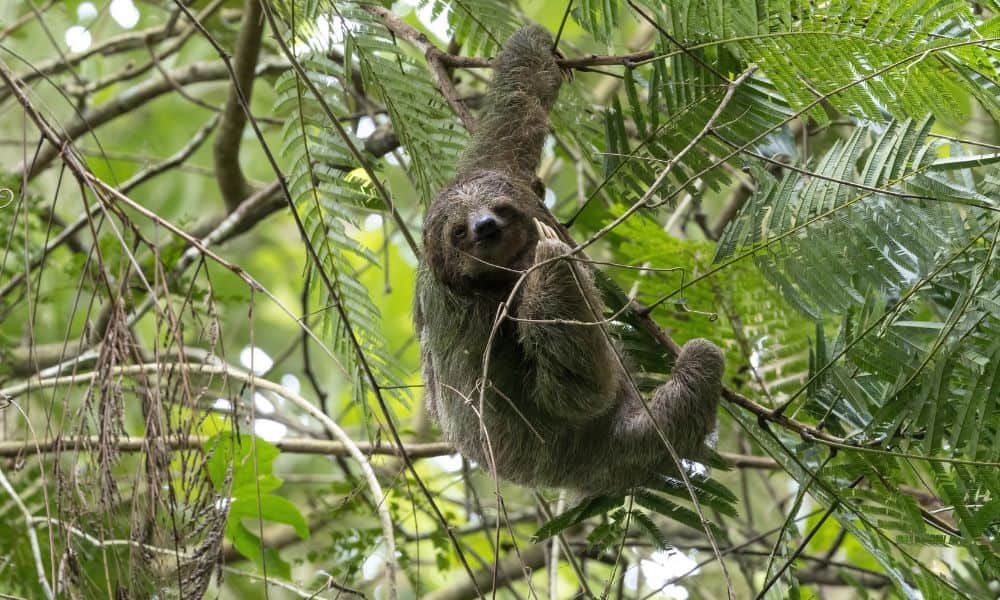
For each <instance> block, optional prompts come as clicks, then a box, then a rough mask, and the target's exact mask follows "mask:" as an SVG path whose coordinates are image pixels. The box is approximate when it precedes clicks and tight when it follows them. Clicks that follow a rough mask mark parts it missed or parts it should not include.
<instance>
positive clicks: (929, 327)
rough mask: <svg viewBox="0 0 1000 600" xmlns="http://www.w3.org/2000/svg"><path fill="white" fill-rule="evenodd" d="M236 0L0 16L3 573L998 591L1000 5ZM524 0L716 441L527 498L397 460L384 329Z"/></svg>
mask: <svg viewBox="0 0 1000 600" xmlns="http://www.w3.org/2000/svg"><path fill="white" fill-rule="evenodd" d="M255 2H256V0H247V1H246V2H222V1H221V0H219V1H209V0H199V1H198V2H193V3H187V4H185V6H184V8H181V5H180V3H175V2H165V1H153V2H146V3H139V4H135V5H132V4H131V3H130V2H128V1H127V0H126V1H122V0H116V1H115V2H113V3H105V2H100V3H94V4H91V3H90V2H71V3H36V4H38V6H28V5H27V4H24V5H22V3H11V4H10V5H9V6H8V5H4V6H3V7H2V8H0V49H2V50H3V52H2V53H0V76H2V77H3V79H4V81H5V85H4V86H2V87H0V115H2V116H0V144H2V145H0V156H2V157H3V161H2V162H0V165H3V166H2V167H0V248H3V250H0V413H2V414H3V424H2V426H0V456H2V457H4V461H3V462H2V463H0V556H2V557H3V559H0V594H10V595H13V596H15V597H46V596H47V595H49V594H52V595H53V596H58V597H62V596H63V595H67V596H76V597H102V596H112V595H118V596H122V597H132V596H134V597H145V596H151V595H152V594H154V593H162V594H163V595H165V596H169V597H173V596H177V597H200V596H202V595H205V594H213V593H214V594H215V595H219V596H222V597H248V598H253V597H276V596H275V594H277V595H278V596H280V595H281V594H289V595H291V596H301V597H308V596H310V595H312V594H316V595H317V596H318V597H335V596H338V595H349V594H352V593H355V592H359V593H362V594H366V595H367V596H368V597H375V596H378V597H384V596H389V595H391V594H393V593H394V592H398V595H399V596H400V597H423V596H425V595H428V596H432V594H434V593H439V594H441V595H442V596H443V597H474V596H475V592H476V586H478V587H479V588H480V589H479V591H480V592H481V593H482V594H483V595H487V594H489V593H491V592H490V591H491V589H492V586H493V585H494V584H495V583H498V582H502V583H504V586H505V587H502V588H500V589H498V590H497V595H500V596H504V597H508V596H509V597H523V596H528V595H535V596H545V595H550V594H551V595H553V596H559V597H569V596H570V594H571V593H572V592H573V591H575V590H577V589H582V590H584V591H586V592H589V593H591V594H593V595H600V594H602V593H603V594H607V595H613V594H618V595H619V596H621V595H629V596H631V595H639V596H645V595H647V594H660V597H670V596H669V595H670V594H674V595H675V596H683V595H684V594H688V593H690V594H691V595H693V596H698V597H722V596H723V595H725V594H726V593H727V589H732V590H733V593H734V596H735V597H753V596H758V595H759V596H760V597H768V598H778V597H786V596H789V597H810V594H811V595H817V594H819V593H821V590H822V589H824V588H832V587H834V586H840V587H844V588H849V589H851V590H853V591H852V592H848V593H854V594H856V595H858V596H866V595H869V594H872V595H874V594H878V593H881V592H874V591H872V590H876V589H880V588H882V589H885V590H886V593H887V594H889V595H891V596H892V597H904V598H947V597H972V598H993V597H995V596H996V590H997V588H998V586H1000V560H998V558H997V556H998V553H997V547H996V538H997V534H998V528H1000V477H998V475H997V474H998V473H1000V468H998V467H1000V393H998V392H997V390H1000V269H998V268H997V265H1000V256H998V255H1000V248H998V247H997V244H998V235H1000V203H998V200H997V199H998V198H1000V167H998V165H1000V136H998V131H1000V130H998V128H997V119H998V117H1000V87H998V85H1000V59H998V56H997V49H998V48H1000V4H998V3H997V2H967V1H962V0H933V1H931V0H895V1H893V2H889V1H886V0H860V1H854V2H821V3H817V2H805V1H801V0H768V1H767V2H761V1H760V0H734V1H731V2H693V1H690V0H669V1H666V2H660V1H650V0H625V1H620V0H601V1H594V0H578V1H576V2H569V3H561V4H560V3H520V4H519V3H513V4H512V3H509V2H502V1H500V0H413V1H412V2H398V3H395V4H393V6H392V10H391V11H388V12H380V11H379V10H377V8H376V5H374V4H372V3H370V2H355V1H344V2H328V1H320V0H281V1H278V2H270V3H264V4H261V5H257V4H255ZM128 6H132V8H133V9H135V11H136V12H135V13H134V15H131V13H129V12H128V10H127V8H128ZM255 6H260V7H262V8H261V10H262V11H263V13H262V15H261V19H259V20H253V19H247V18H245V17H246V15H247V13H251V14H252V11H253V10H256V8H254V7H255ZM188 10H190V11H192V13H191V14H193V15H196V16H197V20H198V21H197V25H194V24H193V22H192V20H191V19H192V17H191V15H189V14H188ZM130 15H131V16H130ZM132 16H134V17H135V19H137V21H136V20H132ZM529 20H532V21H537V22H540V23H542V24H543V25H545V26H546V27H548V28H549V29H551V30H552V31H554V32H555V31H561V35H560V42H559V50H560V52H561V54H562V55H563V56H564V57H565V58H566V59H569V60H577V61H578V62H577V68H575V69H572V71H573V75H574V77H573V79H572V81H571V82H568V83H567V84H566V85H564V86H563V92H562V95H561V98H560V100H559V103H558V104H557V106H556V108H555V110H554V112H553V115H552V136H551V142H550V144H548V145H547V146H546V150H545V156H544V160H543V166H542V168H541V170H540V178H541V180H542V182H543V183H544V185H545V187H546V198H545V202H546V205H547V206H549V207H550V208H551V210H552V211H553V213H554V214H555V215H556V216H557V217H558V218H560V219H561V220H562V221H563V222H564V223H566V225H567V231H568V232H569V234H570V235H571V236H572V237H573V238H574V239H575V240H577V242H584V241H585V240H586V242H587V247H586V253H587V256H588V258H587V259H588V260H591V261H593V263H594V267H595V269H596V270H597V271H598V280H599V283H600V286H601V288H602V291H603V292H604V294H605V296H606V299H607V300H608V304H609V305H610V308H611V312H610V314H609V315H608V316H609V317H610V318H612V320H613V328H614V332H615V334H616V335H617V337H618V338H619V340H620V342H621V347H622V349H623V350H625V351H626V353H627V355H628V360H629V361H630V365H631V366H632V367H634V368H633V369H632V371H633V372H634V373H635V374H636V384H637V385H638V386H639V387H640V389H643V390H647V389H651V388H652V387H654V386H655V385H658V384H659V383H662V382H663V381H664V380H666V378H668V377H669V374H670V368H671V366H672V362H673V359H672V354H671V352H670V351H669V348H668V347H667V345H666V344H664V343H663V332H666V333H667V334H668V335H669V336H672V337H673V338H675V339H676V341H677V342H683V341H685V340H687V339H691V338H695V337H707V338H710V339H712V340H713V341H715V342H716V343H718V344H719V345H720V346H722V347H723V348H724V350H725V352H726V357H727V365H728V366H727V374H726V378H725V384H726V386H727V388H728V392H727V394H726V396H725V398H724V401H723V409H724V410H723V411H720V423H719V430H718V442H717V450H718V451H719V453H720V455H719V456H717V457H716V458H715V459H714V460H712V461H709V462H710V463H711V464H709V465H706V466H702V465H693V464H689V465H688V466H689V467H690V469H689V471H688V473H687V477H686V478H685V479H684V480H674V479H665V480H664V481H663V482H662V484H661V485H658V486H651V487H650V488H648V489H642V490H635V491H634V493H632V494H630V495H627V496H618V497H595V498H573V497H566V496H565V495H561V496H560V497H559V498H558V499H555V501H554V502H552V503H551V504H552V506H551V507H550V506H549V504H550V500H553V499H554V498H555V495H554V493H553V494H552V496H551V497H550V496H549V491H546V490H541V491H538V490H525V489H524V488H521V487H519V486H515V485H510V484H506V483H503V484H495V483H494V482H492V481H491V480H490V479H489V476H488V474H486V473H485V472H483V471H482V470H480V469H478V467H476V468H473V467H474V465H468V464H466V463H464V462H462V461H460V460H459V459H458V458H457V457H454V456H448V455H447V454H442V451H441V450H440V448H433V447H428V446H422V445H421V444H422V443H423V442H427V441H430V440H433V439H436V438H435V429H434V427H433V425H432V424H430V423H429V422H428V420H427V417H426V415H425V414H424V412H423V408H422V395H421V393H420V387H419V386H420V365H419V364H418V363H419V359H418V353H417V347H418V340H416V339H414V335H413V328H412V323H411V317H410V304H411V290H412V287H413V280H414V272H415V269H416V265H417V263H418V261H419V251H420V249H419V245H418V244H417V243H415V242H414V240H419V237H420V236H419V223H420V218H421V216H422V213H423V209H424V207H425V206H426V204H427V203H428V202H429V200H430V199H431V198H432V197H433V195H434V193H435V192H436V190H437V189H438V188H440V186H441V185H442V184H443V183H444V182H446V181H448V180H449V178H450V177H451V176H452V174H453V168H454V165H455V163H456V160H457V156H458V154H459V152H460V151H461V149H462V147H463V145H464V144H465V142H466V141H467V139H468V131H466V129H465V128H464V127H463V123H462V121H461V120H460V119H459V118H458V117H457V116H456V114H455V111H454V109H453V103H454V102H455V101H456V100H455V97H457V98H458V101H461V102H463V103H465V105H466V106H467V107H468V108H469V109H470V112H472V113H473V114H475V109H476V108H477V107H478V103H479V102H480V98H481V92H482V91H483V89H484V84H485V81H486V79H487V78H488V76H489V70H488V64H487V62H486V61H485V60H483V59H487V58H489V57H491V56H493V55H494V54H495V53H496V52H497V50H498V48H499V47H500V45H501V44H502V42H503V40H504V39H505V38H506V37H507V36H508V35H509V34H510V33H511V32H513V31H514V30H516V29H517V28H518V27H519V26H520V25H521V24H523V23H525V22H527V21H529ZM255 26H256V27H260V28H261V30H260V31H257V32H256V34H254V31H255V29H254V27H255ZM254 35H256V36H257V39H259V40H260V41H261V46H262V49H261V51H260V56H259V58H256V59H249V60H250V61H251V66H253V65H255V71H254V69H251V71H254V72H253V73H252V74H251V75H252V79H251V80H249V81H252V86H240V93H238V94H237V93H236V91H235V90H236V86H234V85H233V81H232V80H231V75H232V74H231V73H230V71H229V69H228V68H227V64H226V63H225V62H224V61H223V60H222V58H221V56H220V50H222V51H223V53H225V54H226V56H227V58H228V57H229V56H230V55H231V56H232V57H233V61H232V64H233V65H235V67H234V71H233V74H237V75H238V72H239V69H240V65H241V64H243V63H244V62H245V61H246V60H248V59H247V52H249V50H247V48H246V46H245V40H246V39H247V38H248V37H249V38H250V39H253V37H254ZM84 41H85V42H86V44H87V46H86V47H84V46H82V45H80V44H83V43H84ZM65 44H69V45H71V46H72V47H71V48H70V49H69V50H67V49H66V48H65V47H64V46H65ZM428 48H430V50H428ZM605 55H608V56H611V57H612V58H610V59H606V60H605V59H603V58H602V56H605ZM581 64H582V65H583V66H581ZM569 70H570V69H568V71H569ZM746 73H749V76H748V78H747V79H746V80H745V81H744V82H743V83H742V84H739V85H736V84H734V83H733V81H734V80H736V79H737V78H738V77H739V76H740V75H741V74H746ZM442 78H443V79H442ZM14 84H16V85H14ZM21 92H23V93H21ZM251 92H252V95H251ZM452 92H453V93H452ZM449 94H451V97H449ZM241 96H242V98H243V99H248V100H249V104H248V106H249V109H250V115H251V119H250V124H249V125H246V126H244V124H243V122H242V121H241V120H240V118H241V117H240V115H242V114H243V112H242V107H241V106H240V104H241V102H240V101H239V99H240V97H241ZM724 99H725V102H726V104H725V106H724V108H723V109H722V110H721V111H718V109H719V107H720V104H721V103H722V102H723V101H724ZM717 111H718V112H717ZM234 119H235V121H234ZM233 123H236V127H238V129H237V132H238V131H243V135H242V137H240V136H236V137H235V138H234V137H232V136H230V137H226V135H225V134H226V131H227V128H228V127H231V126H233ZM43 136H49V138H48V141H46V142H45V143H39V140H40V139H41V137H43ZM224 139H228V140H230V142H229V145H228V146H227V145H223V146H219V145H218V144H219V140H224ZM234 139H235V140H238V141H235V142H234V141H232V140H234ZM54 140H55V141H57V142H59V143H56V144H53V143H52V142H53V141H54ZM210 143H212V144H215V146H214V147H211V148H210ZM689 146H690V147H689ZM227 166H228V167H229V168H231V169H233V168H235V169H236V170H237V171H238V172H240V173H242V176H244V177H245V179H246V180H247V181H248V185H249V193H248V195H247V197H246V198H245V199H244V201H243V204H241V205H240V206H239V207H233V206H228V207H227V206H225V205H224V203H223V202H222V200H221V195H220V191H219V187H218V181H217V177H221V176H222V175H219V174H218V173H223V172H224V168H225V167H227ZM657 182H662V185H659V187H655V186H657V185H658V183H657ZM104 185H106V186H108V187H107V188H106V187H103V186H104ZM109 188H113V189H115V190H118V192H120V194H121V195H118V194H116V193H112V192H110V191H108V189H109ZM650 192H652V193H651V195H649V196H648V198H647V200H648V201H647V202H645V204H644V205H641V206H636V203H637V202H639V201H640V198H644V197H646V195H647V194H650ZM633 208H634V211H633ZM630 211H632V214H630V216H629V217H628V218H626V219H624V220H623V221H621V222H617V221H616V220H617V219H619V217H620V216H621V215H623V214H625V213H627V212H630ZM612 224H613V226H611V227H609V225H612ZM632 300H635V301H636V302H638V303H639V305H640V306H641V307H645V308H646V309H648V311H647V310H643V309H639V310H636V308H635V306H634V305H630V302H631V301H632ZM331 367H332V368H331ZM264 388H266V389H264ZM310 407H312V408H310ZM316 407H318V408H316ZM316 412H321V413H322V415H320V416H324V415H325V416H326V417H328V419H329V420H332V422H333V423H334V424H335V425H336V426H337V427H339V428H340V429H342V430H343V431H346V433H347V435H348V436H349V438H350V439H351V440H354V441H355V442H356V443H357V445H358V446H359V447H358V448H357V450H358V453H357V454H355V453H352V452H351V450H353V449H354V448H350V447H349V446H350V445H349V444H348V445H346V446H345V445H344V444H343V440H342V439H341V438H339V437H337V432H336V431H335V430H334V429H333V428H331V427H330V426H329V425H328V424H327V423H326V421H324V420H323V419H319V418H318V417H317V415H316ZM265 438H266V440H269V441H266V440H265ZM332 438H336V439H332ZM397 440H402V441H403V442H405V445H406V447H407V448H409V449H410V450H411V453H412V456H410V457H409V458H407V459H403V458H402V457H400V456H396V455H383V454H381V453H384V452H387V451H388V450H387V448H389V447H390V446H393V445H395V444H396V442H397ZM734 455H736V456H735V458H734ZM359 457H360V459H359ZM727 458H728V460H730V461H733V460H735V461H736V466H737V468H734V469H730V468H729V467H728V465H727V464H726V460H727ZM411 466H412V467H411ZM369 467H371V468H370V469H369ZM372 478H374V479H375V480H376V481H377V483H378V484H380V487H381V490H382V492H383V495H381V496H379V495H377V494H376V493H374V489H375V487H378V486H372V481H371V480H372ZM531 492H534V493H531ZM567 507H568V508H567ZM386 521H388V522H389V523H390V528H391V530H392V533H393V536H392V540H394V541H395V548H396V552H395V554H393V555H389V554H388V553H387V548H389V547H390V545H389V541H390V540H389V539H387V538H386V532H385V528H384V526H385V522H386ZM543 544H544V545H545V552H540V550H542V545H543ZM556 545H558V546H559V548H560V549H559V550H558V551H557V552H555V553H554V555H555V556H557V557H559V559H560V560H561V561H562V562H561V563H560V564H565V565H566V566H565V568H559V569H557V570H555V571H554V572H552V573H551V577H546V576H545V575H543V574H542V572H543V571H545V568H544V567H546V566H547V563H546V562H545V561H546V560H547V559H546V555H548V556H552V555H553V553H552V551H551V550H550V549H551V548H554V547H556ZM682 552H686V553H688V556H689V558H684V555H682ZM667 556H671V557H674V562H669V561H668V562H669V564H670V565H673V566H672V567H671V569H667V570H665V569H664V568H663V564H662V561H663V560H665V559H664V557H667ZM678 556H680V557H681V558H678ZM223 557H225V558H223ZM538 557H541V558H538ZM720 557H721V558H722V559H723V563H722V565H721V566H720V561H719V558H720ZM494 560H496V561H497V569H498V571H497V572H496V573H497V574H500V573H503V577H499V579H496V580H495V579H494V570H493V564H494ZM533 561H539V562H533ZM657 561H660V562H657ZM685 561H687V562H685ZM241 563H244V564H241ZM223 564H224V568H225V570H222V569H221V566H222V565H223ZM397 565H398V567H399V572H398V573H397V574H396V577H395V579H394V580H392V581H389V580H388V578H387V575H388V574H389V573H391V572H392V569H393V568H394V567H395V566H397ZM657 565H659V566H657ZM678 565H679V566H678ZM522 566H523V567H528V568H527V569H522V568H521V567H522ZM681 566H683V567H684V568H683V569H682V568H681ZM508 567H509V568H508ZM673 567H677V568H676V569H674V568H673ZM530 571H534V572H535V573H536V574H534V575H531V574H528V573H529V572H530ZM667 571H669V573H673V574H672V575H671V574H664V573H665V572H667ZM674 571H676V573H675V572H674ZM467 572H470V573H472V572H475V575H476V577H475V582H476V586H473V585H472V584H471V583H470V580H469V575H468V574H467ZM262 582H269V583H266V584H265V583H262ZM393 584H394V585H393ZM550 586H554V589H553V588H552V587H550ZM679 586H683V587H679ZM394 588H396V589H395V590H394ZM279 589H280V590H281V591H279ZM448 594H452V595H451V596H448ZM280 597H284V596H280ZM432 597H433V596H432Z"/></svg>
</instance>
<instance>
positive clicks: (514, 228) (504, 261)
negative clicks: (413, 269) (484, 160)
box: [424, 170, 550, 293]
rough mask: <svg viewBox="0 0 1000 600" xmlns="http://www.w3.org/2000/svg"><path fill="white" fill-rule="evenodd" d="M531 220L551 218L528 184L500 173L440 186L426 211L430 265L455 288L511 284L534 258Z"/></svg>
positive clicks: (473, 175) (534, 236)
mask: <svg viewBox="0 0 1000 600" xmlns="http://www.w3.org/2000/svg"><path fill="white" fill-rule="evenodd" d="M535 218H537V219H542V220H544V221H546V222H549V221H550V218H549V217H548V216H547V211H546V210H545V208H544V207H543V206H542V204H541V201H540V200H539V198H538V195H537V194H536V193H535V192H534V190H533V189H532V188H531V187H529V186H528V185H527V184H526V183H524V182H522V181H521V180H520V179H517V178H513V177H510V176H509V175H507V174H506V173H502V172H499V171H487V170H478V171H474V172H472V173H470V174H469V175H468V176H464V177H461V178H459V179H458V180H456V181H455V182H453V183H452V184H451V185H449V186H448V187H447V188H445V189H443V190H442V191H441V192H440V193H439V194H438V196H437V198H435V199H434V202H433V203H432V204H431V206H430V208H429V209H428V210H427V216H426V217H425V219H424V251H425V253H426V257H427V261H428V265H429V266H430V268H431V271H432V272H433V273H434V276H435V277H436V278H437V279H438V280H439V281H441V282H442V283H444V284H445V285H447V286H448V287H449V288H451V289H452V290H453V291H456V292H460V293H462V292H473V291H476V290H488V289H498V288H500V289H502V288H504V287H506V286H509V285H510V284H511V283H512V282H513V281H514V280H516V279H517V277H518V276H519V271H523V270H524V269H527V268H528V267H529V266H531V263H532V261H533V259H534V249H535V244H536V243H537V242H538V234H537V232H536V230H535V226H534V223H533V219H535Z"/></svg>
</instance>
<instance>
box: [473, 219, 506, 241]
mask: <svg viewBox="0 0 1000 600" xmlns="http://www.w3.org/2000/svg"><path fill="white" fill-rule="evenodd" d="M472 232H473V233H474V234H475V235H476V239H477V240H482V239H486V238H490V237H493V236H494V235H496V234H498V233H500V223H499V222H498V221H497V218H496V217H495V216H493V215H480V216H478V217H476V220H475V221H474V222H473V223H472Z"/></svg>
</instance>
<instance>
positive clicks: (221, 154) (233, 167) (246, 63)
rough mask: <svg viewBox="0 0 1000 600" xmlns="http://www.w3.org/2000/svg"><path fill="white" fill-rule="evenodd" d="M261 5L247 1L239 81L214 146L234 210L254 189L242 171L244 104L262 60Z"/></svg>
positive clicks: (222, 186) (238, 52)
mask: <svg viewBox="0 0 1000 600" xmlns="http://www.w3.org/2000/svg"><path fill="white" fill-rule="evenodd" d="M260 1H261V0H246V4H244V8H243V26H242V27H241V28H240V33H239V36H238V37H237V38H236V49H235V53H234V57H233V71H234V72H235V78H234V79H233V81H232V83H231V85H230V88H229V98H228V99H227V100H226V108H225V110H224V111H223V113H222V123H221V125H220V126H219V134H218V135H217V136H216V138H215V143H214V144H213V145H212V155H213V157H214V158H215V177H216V179H217V180H218V182H219V190H220V191H221V192H222V199H223V201H225V203H226V206H227V207H228V208H229V209H230V210H232V209H233V208H235V207H236V206H237V205H238V204H239V203H240V202H241V201H242V200H243V199H244V198H246V196H247V193H248V192H249V189H250V184H248V183H247V180H246V177H245V176H244V175H243V169H242V168H241V167H240V145H241V144H240V143H241V141H242V139H243V128H244V127H246V124H247V114H246V112H245V111H244V110H243V106H244V104H245V105H246V106H247V107H249V106H250V98H251V96H252V94H253V80H254V69H255V68H256V66H257V58H258V57H259V56H260V38H261V34H262V33H263V31H264V18H263V14H262V13H261V5H260ZM241 95H242V98H241V97H240V96H241Z"/></svg>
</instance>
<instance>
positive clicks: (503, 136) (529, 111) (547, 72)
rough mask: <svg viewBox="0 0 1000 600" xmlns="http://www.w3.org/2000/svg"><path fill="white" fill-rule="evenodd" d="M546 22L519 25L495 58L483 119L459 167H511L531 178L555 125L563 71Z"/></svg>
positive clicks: (525, 178)
mask: <svg viewBox="0 0 1000 600" xmlns="http://www.w3.org/2000/svg"><path fill="white" fill-rule="evenodd" d="M552 43H553V42H552V36H551V35H550V34H549V32H548V31H546V30H545V29H544V28H543V27H540V26H538V25H529V26H527V27H523V28H521V29H519V30H518V31H517V32H516V33H514V35H512V36H511V37H510V39H508V40H507V43H506V44H504V48H503V51H502V52H501V53H500V54H499V56H497V57H496V60H495V61H494V70H493V79H492V81H491V82H490V86H489V90H488V91H487V92H486V99H485V101H484V102H483V106H485V107H486V109H485V110H484V111H483V113H482V114H481V115H480V121H479V124H478V126H477V127H476V131H475V133H474V134H473V136H472V142H471V143H470V144H469V146H468V147H467V148H466V149H465V152H464V153H463V154H462V158H461V161H460V163H459V172H460V173H462V172H468V171H471V170H474V169H499V170H506V171H508V172H509V173H511V174H512V175H514V176H516V177H518V178H520V179H524V180H526V181H531V180H533V179H534V175H535V169H536V168H538V162H539V160H540V159H541V155H542V144H543V143H544V142H545V136H546V134H547V133H548V130H549V121H548V114H549V110H550V109H551V108H552V105H553V104H555V101H556V98H557V97H558V96H559V86H560V84H561V83H562V73H561V72H560V71H559V66H558V65H557V64H556V60H555V55H553V53H552Z"/></svg>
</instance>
